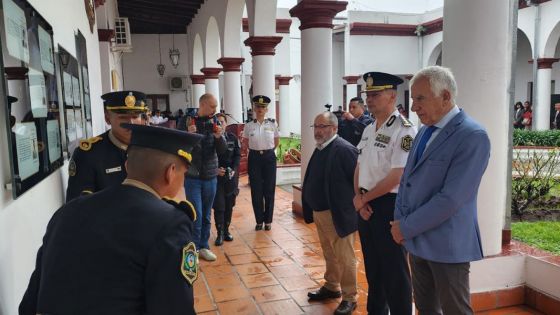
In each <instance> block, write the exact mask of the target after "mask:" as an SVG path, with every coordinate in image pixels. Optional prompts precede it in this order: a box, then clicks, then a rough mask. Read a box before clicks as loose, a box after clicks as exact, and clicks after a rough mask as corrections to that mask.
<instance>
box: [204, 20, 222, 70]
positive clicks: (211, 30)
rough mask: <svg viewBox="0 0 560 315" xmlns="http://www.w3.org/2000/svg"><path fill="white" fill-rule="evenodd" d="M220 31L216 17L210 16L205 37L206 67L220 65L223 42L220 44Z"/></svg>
mask: <svg viewBox="0 0 560 315" xmlns="http://www.w3.org/2000/svg"><path fill="white" fill-rule="evenodd" d="M220 42H221V40H220V31H219V30H218V23H217V22H216V18H214V17H213V16H211V17H210V18H208V24H207V26H206V36H205V38H204V66H205V67H218V59H220V56H221V55H222V53H221V51H222V50H221V44H220Z"/></svg>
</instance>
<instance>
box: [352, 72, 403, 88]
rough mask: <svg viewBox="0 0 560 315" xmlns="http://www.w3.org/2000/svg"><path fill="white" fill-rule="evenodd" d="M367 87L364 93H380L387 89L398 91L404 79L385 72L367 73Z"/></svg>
mask: <svg viewBox="0 0 560 315" xmlns="http://www.w3.org/2000/svg"><path fill="white" fill-rule="evenodd" d="M363 79H364V81H365V82H366V87H365V89H364V90H363V91H362V93H367V92H379V91H383V90H387V89H396V88H397V85H399V84H401V83H403V79H401V78H399V77H397V76H396V75H392V74H389V73H385V72H367V73H365V74H364V75H363Z"/></svg>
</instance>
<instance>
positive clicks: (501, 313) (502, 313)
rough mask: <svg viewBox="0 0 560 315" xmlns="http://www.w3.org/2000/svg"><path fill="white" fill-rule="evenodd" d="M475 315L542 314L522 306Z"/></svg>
mask: <svg viewBox="0 0 560 315" xmlns="http://www.w3.org/2000/svg"><path fill="white" fill-rule="evenodd" d="M476 314H477V315H482V314H484V315H528V314H533V315H537V314H542V313H540V312H537V311H534V310H531V309H530V308H527V307H524V306H513V307H505V308H499V309H495V310H489V311H485V312H481V313H476Z"/></svg>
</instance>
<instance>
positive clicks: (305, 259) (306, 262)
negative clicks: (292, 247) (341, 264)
mask: <svg viewBox="0 0 560 315" xmlns="http://www.w3.org/2000/svg"><path fill="white" fill-rule="evenodd" d="M294 261H295V262H297V263H298V264H299V265H300V266H302V267H304V268H307V267H317V266H324V265H325V259H324V258H323V256H319V255H313V256H301V257H294Z"/></svg>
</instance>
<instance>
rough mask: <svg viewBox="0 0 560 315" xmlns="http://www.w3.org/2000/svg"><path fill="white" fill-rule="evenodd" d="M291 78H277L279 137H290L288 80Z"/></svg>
mask: <svg viewBox="0 0 560 315" xmlns="http://www.w3.org/2000/svg"><path fill="white" fill-rule="evenodd" d="M291 78H292V77H282V76H277V77H276V79H277V80H278V86H279V89H280V106H279V107H280V117H279V118H278V123H279V124H280V125H279V129H280V135H281V136H283V137H287V136H289V135H290V132H291V130H290V120H291V119H292V117H291V116H290V79H291Z"/></svg>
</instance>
